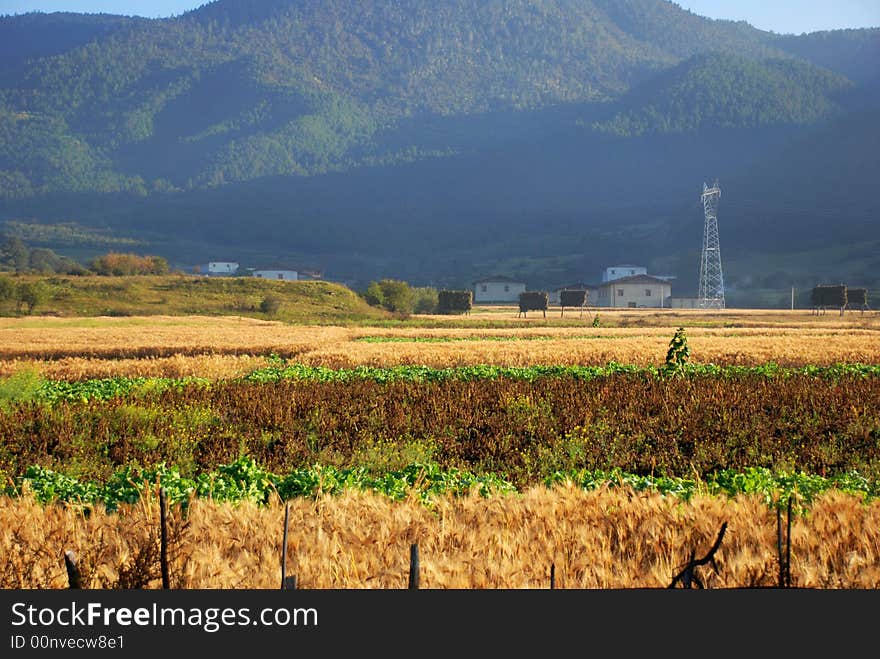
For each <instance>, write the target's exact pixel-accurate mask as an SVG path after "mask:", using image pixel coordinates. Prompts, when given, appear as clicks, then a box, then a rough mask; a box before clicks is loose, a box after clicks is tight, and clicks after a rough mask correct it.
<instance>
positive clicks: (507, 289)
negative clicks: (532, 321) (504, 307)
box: [473, 276, 526, 304]
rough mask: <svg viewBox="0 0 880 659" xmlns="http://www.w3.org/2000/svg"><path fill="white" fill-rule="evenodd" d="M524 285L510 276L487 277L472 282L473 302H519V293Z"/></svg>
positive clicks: (524, 288)
mask: <svg viewBox="0 0 880 659" xmlns="http://www.w3.org/2000/svg"><path fill="white" fill-rule="evenodd" d="M525 290H526V285H525V284H524V283H523V282H521V281H517V280H516V279H511V278H510V277H500V276H499V277H487V278H486V279H479V280H477V281H475V282H474V283H473V291H474V304H480V303H492V302H519V294H520V293H523V292H525Z"/></svg>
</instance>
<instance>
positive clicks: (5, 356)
mask: <svg viewBox="0 0 880 659" xmlns="http://www.w3.org/2000/svg"><path fill="white" fill-rule="evenodd" d="M689 311H691V310H676V311H672V310H667V311H666V312H665V313H664V312H662V311H652V310H628V311H624V310H602V311H601V312H600V320H601V322H600V325H599V326H598V327H594V326H592V324H591V323H590V322H589V320H588V318H589V316H585V319H584V321H583V323H579V324H576V325H572V324H571V319H570V318H566V319H565V324H563V319H562V318H558V317H556V316H553V315H552V314H551V315H548V319H547V320H544V319H541V321H540V322H539V321H538V320H536V319H520V320H518V321H517V323H516V324H515V326H513V327H509V326H504V327H500V328H486V327H445V326H443V325H444V323H447V324H448V323H452V322H453V321H451V320H450V319H449V317H443V316H433V317H423V319H424V318H428V319H431V320H436V321H437V322H436V323H435V325H436V326H434V327H431V328H425V327H408V326H402V327H395V328H384V327H382V328H380V327H342V326H301V325H286V324H283V323H280V322H273V321H265V320H257V319H252V318H244V317H207V316H193V317H172V316H149V317H126V318H109V317H108V318H40V319H29V318H17V319H9V318H5V319H0V377H2V376H8V375H10V374H12V373H15V372H16V371H20V370H23V369H31V370H35V371H38V372H39V373H41V374H42V375H44V376H45V377H53V378H64V379H80V378H89V377H111V376H117V375H130V376H165V377H182V376H201V377H208V378H224V377H237V376H240V375H243V374H245V373H247V372H249V371H251V370H253V369H255V368H258V367H260V366H262V365H264V364H265V358H266V357H267V356H268V355H270V354H273V353H275V354H278V355H281V356H283V357H285V358H287V359H289V360H291V361H298V362H302V363H305V364H308V365H311V366H329V367H335V368H339V367H351V366H356V365H369V366H392V365H398V364H424V365H428V366H434V367H448V366H463V365H471V364H478V363H484V364H496V365H501V366H528V365H534V364H562V365H570V364H571V365H574V364H582V365H592V364H605V363H607V362H610V361H616V362H622V363H630V364H638V365H647V364H662V363H663V360H664V358H665V355H666V350H667V347H668V344H669V340H670V338H671V336H672V334H673V333H674V331H675V328H676V327H677V326H682V327H685V329H686V330H687V334H688V340H689V345H690V349H691V360H692V361H695V362H712V363H716V364H739V365H750V364H759V363H764V362H768V361H775V362H777V363H779V364H783V365H804V364H816V365H827V364H831V363H835V362H863V363H878V362H880V317H878V316H876V315H873V314H872V313H867V314H861V313H848V314H847V315H845V316H839V315H835V314H828V315H823V316H813V315H811V314H810V313H809V312H807V311H792V312H785V311H772V312H761V311H751V312H749V311H733V310H724V311H719V312H713V313H712V314H707V312H703V311H692V312H691V313H688V312H689ZM642 312H644V313H642ZM499 316H503V317H504V318H505V319H507V320H511V319H515V317H516V314H515V313H514V312H513V310H508V311H507V312H504V311H503V310H498V309H494V310H491V311H478V312H476V313H475V314H473V315H472V317H471V318H469V319H468V322H475V321H478V320H479V319H480V318H489V317H492V318H497V317H499ZM508 316H509V318H508ZM459 322H460V320H459ZM603 323H604V324H603Z"/></svg>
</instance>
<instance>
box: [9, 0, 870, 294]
mask: <svg viewBox="0 0 880 659" xmlns="http://www.w3.org/2000/svg"><path fill="white" fill-rule="evenodd" d="M59 34H63V35H65V36H64V37H63V38H58V37H57V36H55V35H59ZM0 35H9V36H10V38H9V40H6V41H3V42H2V43H3V44H4V45H3V46H0V219H4V218H5V219H23V218H30V220H31V221H38V222H43V223H53V222H55V223H58V222H71V221H73V222H79V223H81V224H83V225H88V226H93V227H100V228H101V229H102V230H103V229H107V228H112V229H113V230H115V231H116V232H118V233H119V234H120V235H123V234H124V235H131V236H136V237H137V238H138V239H139V240H142V241H146V242H147V243H151V246H152V248H153V250H154V251H155V249H156V248H161V249H164V250H165V251H166V252H167V254H168V256H170V257H171V258H172V259H176V260H177V261H179V262H180V263H182V264H187V263H192V262H194V261H196V260H205V259H212V258H214V257H213V256H212V254H216V253H217V252H219V251H223V252H224V253H229V252H230V251H237V252H240V253H242V254H251V255H253V258H254V259H255V260H259V259H263V260H265V259H270V258H271V259H272V260H273V261H276V262H277V261H282V260H283V261H290V262H293V263H303V262H310V263H316V264H318V266H316V267H317V268H318V269H323V270H325V271H326V272H328V273H330V274H331V275H333V274H334V273H335V275H336V276H337V277H338V278H340V279H346V280H350V281H353V282H362V281H366V280H369V279H373V278H377V277H378V276H400V277H403V276H405V277H409V278H411V279H413V280H415V281H417V282H435V283H444V284H449V285H462V284H463V283H466V282H467V281H468V278H470V277H475V276H479V275H481V274H485V272H487V271H492V272H494V271H498V270H499V269H502V268H503V269H505V270H506V271H508V272H510V273H511V274H516V275H518V276H527V277H528V278H529V279H528V280H529V281H530V283H531V282H534V285H535V286H548V287H549V286H552V285H554V283H559V282H558V281H556V280H557V279H560V280H572V281H575V280H583V279H585V278H586V279H590V278H593V277H594V276H595V275H592V274H591V273H592V272H596V273H597V272H598V271H599V270H600V269H601V267H602V264H603V262H604V261H603V259H609V258H618V259H621V260H627V261H632V260H642V261H643V262H645V263H648V262H649V261H650V262H651V264H652V265H654V266H656V267H657V268H662V267H667V268H675V269H680V270H682V271H684V270H685V269H686V268H689V267H690V265H689V259H690V258H691V257H692V256H693V250H694V249H699V239H700V223H701V221H702V217H701V214H700V212H699V209H698V208H696V207H695V201H698V195H699V190H700V186H701V184H702V182H703V181H704V180H709V179H714V178H716V177H717V178H719V179H721V183H722V187H723V188H725V189H726V186H725V182H726V181H730V182H731V184H732V185H735V187H731V188H730V193H729V196H730V197H731V202H729V203H731V207H730V211H731V214H732V217H730V218H727V219H728V221H730V222H731V223H732V226H730V228H729V229H727V233H725V234H723V236H724V238H725V239H726V240H727V243H725V245H726V244H730V245H731V246H732V247H733V250H732V253H731V257H732V262H734V263H736V262H740V263H752V262H754V259H752V260H751V261H750V260H749V259H748V258H744V256H743V254H741V252H746V253H747V252H748V250H749V249H753V251H754V252H755V253H757V251H755V250H754V246H752V247H751V248H750V247H749V243H748V238H749V235H750V234H749V232H748V231H747V230H745V229H744V228H740V227H746V226H748V225H749V222H751V221H752V220H751V218H750V216H748V212H747V211H746V210H745V209H746V208H762V209H765V210H766V213H767V214H771V215H772V214H778V215H773V217H777V216H778V217H779V223H778V224H779V226H780V231H782V233H783V235H786V236H787V239H786V242H785V243H784V244H785V245H787V248H788V249H790V250H792V251H793V252H797V251H798V250H807V249H808V248H810V249H811V248H812V247H810V246H811V245H813V244H814V243H815V241H816V236H818V235H822V236H825V235H826V233H828V232H825V233H823V232H822V231H821V230H819V229H817V230H816V231H814V232H813V233H812V234H810V236H805V235H803V232H801V231H798V230H797V227H796V226H794V224H795V220H794V219H793V216H797V217H798V218H799V219H798V220H797V223H798V224H801V225H803V224H804V223H805V220H804V218H810V219H809V220H808V221H806V224H810V225H811V226H812V225H815V226H817V227H819V228H821V226H822V219H821V218H822V217H823V215H822V214H821V213H819V214H818V215H817V212H816V210H815V209H817V208H820V207H821V208H826V207H827V208H834V207H835V204H839V203H843V202H844V201H845V203H846V208H847V210H846V212H845V213H843V214H842V217H841V218H840V219H839V221H838V225H845V226H846V227H850V228H852V227H857V229H853V230H849V229H846V230H840V227H839V226H838V227H837V228H836V229H835V231H833V232H830V234H829V235H828V239H829V240H831V241H832V243H835V242H836V243H839V242H841V240H843V236H847V238H846V240H855V238H854V236H855V235H858V234H859V232H863V231H867V232H868V237H869V238H870V237H871V231H874V232H875V233H876V229H874V228H873V225H871V224H868V225H865V224H864V218H865V217H876V213H875V211H876V209H877V202H876V201H875V200H874V199H873V195H870V194H869V193H867V190H868V189H870V185H871V184H872V183H873V181H874V180H876V175H877V174H878V173H880V172H878V164H877V159H876V157H875V156H873V155H872V154H873V153H876V151H874V152H872V151H871V149H870V148H868V146H867V145H870V144H871V143H872V140H875V139H876V135H877V129H876V127H875V126H874V124H873V123H872V122H870V121H863V120H858V117H865V116H872V113H873V112H874V111H875V109H876V107H880V104H878V103H877V98H878V89H880V76H878V62H880V58H878V57H877V56H876V55H877V54H878V53H880V30H842V31H832V32H826V33H814V34H807V35H801V36H792V35H776V34H773V33H769V32H764V31H761V30H758V29H755V28H753V27H751V26H750V25H748V24H747V23H744V22H733V21H715V20H710V19H707V18H704V17H701V16H697V15H696V14H693V13H691V12H688V11H686V10H683V9H682V8H681V7H679V6H678V5H677V4H675V3H672V2H667V1H665V0H521V1H516V2H502V1H501V0H488V1H486V2H479V3H476V2H465V1H464V0H441V1H438V2H430V3H429V2H425V1H424V0H359V1H355V0H324V1H322V2H320V3H314V2H308V1H306V0H259V1H258V0H218V1H216V2H210V3H208V4H206V5H204V6H202V7H200V8H199V9H196V10H193V11H191V12H187V13H186V14H183V15H181V16H179V17H176V18H171V19H161V20H148V19H131V18H126V17H113V16H105V15H97V16H80V15H76V14H26V15H23V16H10V17H2V18H0ZM7 44H9V45H7ZM22 44H26V46H24V47H23V49H22V48H17V47H16V45H18V46H21V45H22ZM873 116H876V115H873ZM853 118H855V119H853ZM874 123H876V122H874ZM857 126H858V129H857ZM856 130H860V131H862V132H860V133H859V134H856ZM817 145H821V147H822V150H823V151H822V155H821V158H818V159H817V158H816V157H815V155H816V153H817V152H816V151H815V149H816V148H817ZM810 149H814V150H812V151H811V150H810ZM783 153H786V154H793V156H792V157H793V158H794V159H793V160H786V161H784V162H782V163H780V162H779V158H780V154H783ZM853 154H856V155H855V156H854V155H853ZM854 157H855V158H856V161H857V162H858V163H859V167H854V166H851V164H852V162H853V158H854ZM832 163H833V164H834V167H836V168H837V169H836V170H835V171H834V172H831V171H829V170H827V169H826V167H830V166H831V165H832ZM841 171H847V172H848V173H849V174H850V175H851V176H852V177H853V178H852V179H850V182H851V186H850V188H849V189H850V190H851V192H850V194H849V195H848V196H847V197H846V199H845V200H841V196H842V195H841V192H840V189H839V188H838V187H834V186H831V185H824V184H822V181H821V180H822V179H823V177H825V175H826V174H831V175H832V176H831V177H830V178H832V179H834V180H836V173H837V172H841ZM872 177H873V178H872ZM817 179H819V180H818V181H817ZM771 180H772V181H774V185H773V186H769V185H768V184H767V182H768V181H771ZM801 186H807V188H808V192H809V194H805V195H798V194H792V195H790V196H792V197H793V200H789V202H787V203H788V205H787V206H784V207H781V203H780V202H779V201H778V200H779V193H778V190H779V189H788V190H798V189H801ZM759 191H760V192H759ZM819 191H824V192H822V194H824V195H825V197H821V195H819ZM817 195H819V198H817ZM737 199H739V200H745V199H748V200H749V201H748V204H745V205H742V206H736V204H737V203H738V202H737ZM806 199H810V202H809V203H807V202H806V201H805V200H806ZM727 200H728V196H727V195H725V197H724V200H723V201H722V207H721V210H720V214H721V217H720V221H721V222H722V223H723V222H724V220H725V219H726V218H724V212H725V210H726V208H725V204H727V203H728V201H727ZM697 205H698V204H697ZM737 208H739V209H741V210H742V213H743V217H741V218H740V217H739V216H738V215H737V214H738V213H739V212H740V211H739V210H735V209H737ZM823 212H824V211H823ZM684 217H687V218H688V220H687V222H685V224H682V222H683V219H682V218H684ZM765 221H766V219H765ZM244 227H246V228H247V229H246V230H245V229H244ZM785 227H790V228H791V229H792V230H791V231H788V232H787V233H786V232H785ZM724 229H725V227H724V225H723V224H722V230H724ZM682 231H684V232H686V234H687V235H689V236H690V237H691V240H689V241H684V242H682V241H681V240H680V236H681V235H683V234H682V233H681V232H682ZM752 235H753V234H752ZM694 243H695V244H696V247H695V246H694ZM774 244H775V243H774ZM427 245H431V248H430V249H426V246H427ZM659 250H662V251H659ZM764 251H767V245H764V244H762V245H761V253H764ZM769 251H770V252H772V251H773V250H769ZM862 265H863V264H862ZM748 267H753V266H751V265H750V266H748ZM762 267H763V266H762ZM841 267H842V268H843V269H844V270H845V269H846V268H847V267H849V266H848V265H847V263H846V262H845V261H841ZM859 267H861V265H860V266H859ZM841 272H842V273H843V270H842V271H841ZM869 272H870V270H869ZM678 274H679V276H680V281H681V282H682V283H681V286H682V287H685V286H688V285H690V282H689V278H690V279H692V278H693V277H692V276H691V275H686V274H684V272H681V273H678ZM844 274H845V273H844ZM808 275H809V273H807V274H805V275H803V276H804V277H806V276H808ZM841 276H843V275H841ZM734 279H736V273H734ZM746 279H749V278H748V277H746V276H743V277H741V280H742V281H746ZM754 279H755V278H750V279H749V281H754ZM874 281H876V280H874ZM866 283H867V282H866ZM878 283H880V282H878Z"/></svg>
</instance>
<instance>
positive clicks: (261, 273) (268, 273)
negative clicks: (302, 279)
mask: <svg viewBox="0 0 880 659" xmlns="http://www.w3.org/2000/svg"><path fill="white" fill-rule="evenodd" d="M253 276H254V277H259V278H260V279H276V280H280V281H296V280H297V279H299V277H298V275H297V272H296V270H254V273H253Z"/></svg>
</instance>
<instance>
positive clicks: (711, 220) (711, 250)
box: [697, 180, 724, 309]
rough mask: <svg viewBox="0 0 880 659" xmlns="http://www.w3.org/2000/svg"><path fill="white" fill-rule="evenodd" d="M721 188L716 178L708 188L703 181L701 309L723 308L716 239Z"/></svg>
mask: <svg viewBox="0 0 880 659" xmlns="http://www.w3.org/2000/svg"><path fill="white" fill-rule="evenodd" d="M720 197H721V188H719V187H718V181H717V180H716V181H715V183H714V185H713V186H712V187H711V188H710V187H709V186H707V185H706V184H705V183H703V194H702V195H701V199H702V201H703V214H704V215H705V217H706V221H705V226H704V228H703V252H702V256H701V257H700V291H699V293H698V294H697V298H698V306H699V307H700V308H701V309H723V308H724V275H723V274H722V272H721V246H720V244H719V241H718V199H719V198H720Z"/></svg>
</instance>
